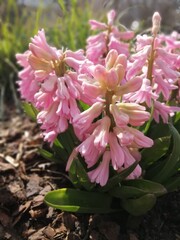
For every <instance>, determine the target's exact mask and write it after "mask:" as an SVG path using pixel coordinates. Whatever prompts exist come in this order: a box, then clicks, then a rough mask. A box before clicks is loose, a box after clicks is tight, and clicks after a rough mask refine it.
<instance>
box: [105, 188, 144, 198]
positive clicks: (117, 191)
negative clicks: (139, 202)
mask: <svg viewBox="0 0 180 240" xmlns="http://www.w3.org/2000/svg"><path fill="white" fill-rule="evenodd" d="M108 193H109V194H110V195H111V196H113V197H116V198H121V199H128V198H138V197H141V196H143V195H145V194H146V193H147V192H145V191H143V190H141V189H139V188H136V187H131V186H120V187H115V188H113V189H112V190H110V191H109V192H108Z"/></svg>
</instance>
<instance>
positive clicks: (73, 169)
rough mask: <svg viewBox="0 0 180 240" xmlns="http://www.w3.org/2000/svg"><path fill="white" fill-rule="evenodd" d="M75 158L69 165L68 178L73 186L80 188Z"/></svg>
mask: <svg viewBox="0 0 180 240" xmlns="http://www.w3.org/2000/svg"><path fill="white" fill-rule="evenodd" d="M75 161H76V159H75V160H74V161H73V162H72V164H71V167H70V169H69V178H70V180H71V182H72V184H73V185H74V187H75V188H79V189H80V188H81V184H80V182H79V179H78V176H77V165H76V163H75Z"/></svg>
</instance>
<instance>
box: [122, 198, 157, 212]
mask: <svg viewBox="0 0 180 240" xmlns="http://www.w3.org/2000/svg"><path fill="white" fill-rule="evenodd" d="M155 203H156V196H155V195H154V194H146V195H144V196H142V197H140V198H137V199H125V200H122V202H121V206H122V207H123V208H124V209H125V210H126V211H127V212H128V213H130V214H132V215H133V216H140V215H143V214H145V213H147V212H148V211H149V210H151V209H152V207H153V206H154V205H155Z"/></svg>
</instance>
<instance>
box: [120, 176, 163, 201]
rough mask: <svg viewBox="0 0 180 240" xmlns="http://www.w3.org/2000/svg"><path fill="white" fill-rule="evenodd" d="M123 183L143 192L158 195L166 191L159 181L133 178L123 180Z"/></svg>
mask: <svg viewBox="0 0 180 240" xmlns="http://www.w3.org/2000/svg"><path fill="white" fill-rule="evenodd" d="M124 184H125V185H126V186H129V187H135V188H137V189H139V190H142V191H144V192H145V193H152V194H154V195H155V196H157V197H159V196H162V195H164V194H166V193H167V190H166V188H165V187H164V186H163V185H161V184H160V183H156V182H152V181H149V180H146V179H133V180H127V181H124Z"/></svg>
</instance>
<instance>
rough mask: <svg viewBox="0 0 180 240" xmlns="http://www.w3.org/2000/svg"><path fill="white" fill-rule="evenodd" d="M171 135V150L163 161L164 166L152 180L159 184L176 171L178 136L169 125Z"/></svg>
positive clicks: (179, 152) (178, 158)
mask: <svg viewBox="0 0 180 240" xmlns="http://www.w3.org/2000/svg"><path fill="white" fill-rule="evenodd" d="M169 128H170V131H171V134H172V138H171V144H170V145H171V146H172V150H171V153H170V154H169V156H168V157H167V158H166V159H165V160H164V165H163V167H162V168H161V169H160V171H159V172H158V173H157V175H155V176H154V177H153V178H152V180H153V181H157V182H160V183H163V182H165V181H166V180H167V179H168V178H169V177H171V176H172V175H173V174H174V173H175V172H177V171H178V165H179V164H178V163H179V161H180V147H179V146H180V134H179V133H178V131H177V130H176V128H175V127H174V126H173V125H170V124H169Z"/></svg>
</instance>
